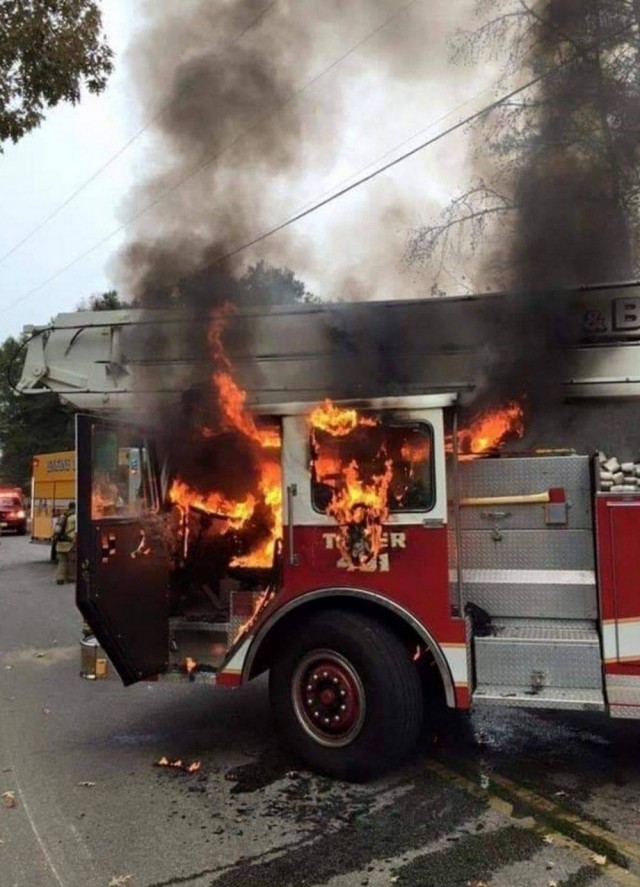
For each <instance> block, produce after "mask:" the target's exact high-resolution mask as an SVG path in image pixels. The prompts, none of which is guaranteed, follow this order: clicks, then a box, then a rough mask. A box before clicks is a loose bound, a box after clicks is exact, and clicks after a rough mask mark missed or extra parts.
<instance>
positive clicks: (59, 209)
mask: <svg viewBox="0 0 640 887" xmlns="http://www.w3.org/2000/svg"><path fill="white" fill-rule="evenodd" d="M277 2H278V0H272V2H271V3H269V4H268V6H266V7H265V8H264V9H263V10H262V12H260V13H258V15H257V16H256V17H255V18H254V19H253V21H251V22H250V23H249V24H248V25H247V26H246V27H245V29H244V30H243V31H241V33H240V34H238V36H237V37H235V38H234V39H233V40H232V41H231V43H230V44H229V45H228V46H227V47H226V48H225V49H224V50H223V51H222V53H221V54H224V53H226V52H228V51H229V50H230V49H233V48H234V46H236V45H237V44H238V43H239V42H240V41H241V40H242V38H243V37H244V36H245V34H247V33H248V32H249V31H251V30H252V29H253V28H255V27H256V25H258V24H259V23H260V22H261V21H262V19H263V18H264V17H265V16H266V15H267V14H268V13H269V12H271V10H272V9H273V8H274V6H276V4H277ZM191 88H192V82H191V81H187V82H185V83H184V84H183V85H182V87H181V88H180V89H179V90H178V92H177V96H181V95H183V94H184V93H185V92H187V91H188V90H189V89H191ZM174 100H175V98H172V99H171V100H168V101H165V102H163V103H162V105H161V106H160V108H159V109H158V110H157V111H156V112H155V114H153V115H152V116H151V117H148V118H147V120H146V121H145V123H144V124H143V125H142V126H141V127H140V129H138V130H137V132H135V133H134V134H133V135H132V136H131V138H130V139H129V140H128V141H126V142H125V143H124V144H123V145H121V147H120V148H118V150H117V151H116V152H115V154H112V155H111V157H109V158H108V159H107V160H105V162H104V163H103V164H102V166H99V167H98V169H96V170H95V171H94V172H93V173H92V174H91V175H90V176H89V178H88V179H85V181H84V182H82V183H81V184H80V185H78V187H77V188H76V189H75V191H72V192H71V194H69V196H68V197H67V198H66V199H65V200H63V201H62V203H61V204H60V205H59V206H57V207H56V208H55V209H53V210H52V211H51V212H50V213H49V214H48V215H47V216H45V217H44V218H43V219H41V220H40V221H39V222H38V224H37V225H36V226H35V227H34V228H32V229H31V230H30V231H28V232H27V233H26V234H25V235H24V237H22V238H21V239H20V240H18V241H17V243H14V245H13V246H12V247H11V248H10V249H9V250H7V252H6V253H3V254H2V255H0V265H1V264H2V263H3V262H4V261H5V259H8V258H9V256H12V255H13V254H14V253H15V252H17V250H19V249H20V247H21V246H24V244H25V243H27V242H28V241H29V240H31V238H32V237H34V236H35V235H36V234H37V233H38V232H39V231H41V230H42V229H43V228H44V227H45V225H48V224H49V222H51V221H52V220H53V219H55V218H56V216H58V215H59V214H60V213H61V212H62V210H63V209H66V208H67V207H68V206H69V204H70V203H72V202H73V201H74V200H75V199H76V197H77V196H78V195H79V194H81V193H82V192H83V191H84V190H85V188H88V187H89V185H91V184H92V183H93V182H95V180H96V179H97V178H99V177H100V176H101V175H102V173H103V172H105V170H107V169H109V167H110V166H112V165H113V164H114V163H115V162H116V160H118V158H120V157H122V155H123V154H124V153H125V152H126V151H127V150H128V149H129V148H130V147H131V145H133V144H134V142H136V141H137V140H138V139H139V138H140V136H141V135H142V134H143V133H145V132H146V131H147V130H148V129H149V127H150V126H152V125H153V124H154V123H155V122H156V121H157V120H160V118H161V117H163V116H164V115H165V114H166V112H167V110H168V108H169V104H170V102H171V101H174Z"/></svg>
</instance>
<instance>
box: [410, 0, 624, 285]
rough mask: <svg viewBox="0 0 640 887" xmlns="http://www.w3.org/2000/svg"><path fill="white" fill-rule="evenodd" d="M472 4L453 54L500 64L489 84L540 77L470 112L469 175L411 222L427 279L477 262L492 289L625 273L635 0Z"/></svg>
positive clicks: (504, 85) (415, 252)
mask: <svg viewBox="0 0 640 887" xmlns="http://www.w3.org/2000/svg"><path fill="white" fill-rule="evenodd" d="M477 13H478V19H477V27H476V28H475V29H474V30H471V31H467V32H464V33H462V34H461V35H460V37H459V40H458V42H457V59H458V61H460V62H461V63H469V62H470V63H472V64H475V65H480V64H483V63H486V62H489V63H490V64H492V65H498V66H499V69H500V70H501V72H502V73H503V75H504V76H503V79H502V82H501V83H500V84H499V86H498V89H497V93H498V94H504V93H505V92H507V91H508V90H509V88H513V86H514V84H517V83H518V82H520V83H522V82H525V81H526V80H529V79H531V78H533V77H542V79H541V80H540V81H539V82H538V83H537V85H536V86H534V87H532V88H530V89H529V90H528V91H526V92H524V93H522V94H521V95H519V96H518V97H516V98H515V99H514V100H512V101H510V102H507V103H504V104H503V105H501V106H500V107H499V108H498V109H497V110H494V111H492V112H491V113H490V114H487V115H485V116H484V117H482V118H481V119H480V120H479V121H478V122H477V123H476V124H474V127H473V129H472V130H471V132H470V136H471V138H472V140H473V143H474V144H475V151H474V156H473V163H472V176H471V178H470V180H469V181H468V182H467V184H466V186H465V187H463V188H462V189H461V191H460V193H459V195H458V196H457V197H456V198H455V199H454V200H453V201H452V202H451V203H450V204H449V205H447V206H446V207H445V208H444V210H443V212H442V214H441V216H440V218H437V219H434V220H433V221H432V222H431V223H430V224H428V225H426V226H425V227H423V228H421V229H420V230H419V231H417V232H416V234H415V237H414V238H413V240H412V243H411V246H410V259H411V260H412V261H414V262H416V263H422V264H424V265H425V266H426V267H428V268H429V269H430V270H431V271H433V272H434V274H435V276H436V279H438V276H439V273H440V272H441V271H443V270H444V271H445V272H446V271H447V270H448V269H449V268H456V270H458V276H459V273H460V269H461V268H464V267H465V264H467V263H468V264H473V265H474V267H475V270H476V272H478V271H479V272H480V274H481V275H482V276H483V278H484V279H483V281H482V283H481V285H482V286H486V285H489V286H491V287H510V286H516V287H527V288H528V287H538V288H539V287H544V286H549V285H575V284H577V283H595V282H605V281H606V280H615V279H623V278H627V277H631V276H633V275H634V274H636V273H637V272H638V270H640V263H639V257H640V251H639V249H638V246H639V244H640V0H630V2H627V0H624V2H622V0H500V2H496V0H477ZM479 260H481V261H479ZM449 286H450V282H449Z"/></svg>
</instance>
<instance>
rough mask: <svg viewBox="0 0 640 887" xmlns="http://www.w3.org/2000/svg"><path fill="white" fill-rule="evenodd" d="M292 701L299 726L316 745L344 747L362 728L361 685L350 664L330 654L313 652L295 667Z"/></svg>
mask: <svg viewBox="0 0 640 887" xmlns="http://www.w3.org/2000/svg"><path fill="white" fill-rule="evenodd" d="M292 701H293V707H294V711H295V713H296V717H297V718H298V721H299V722H300V724H301V726H302V727H303V729H304V730H305V732H306V733H308V735H309V736H311V737H312V738H313V739H314V740H315V741H316V742H318V743H320V745H327V746H334V747H341V746H345V745H348V744H349V743H350V742H353V740H354V739H355V738H356V736H357V735H358V734H359V733H360V731H361V729H362V725H363V724H364V717H365V694H364V687H363V686H362V681H361V680H360V677H359V675H358V673H357V672H356V670H355V669H354V667H353V666H352V665H351V663H349V662H348V661H347V660H346V659H345V658H344V656H341V655H340V654H339V653H336V652H334V651H333V650H314V651H313V652H311V653H307V655H306V656H305V657H304V658H303V659H302V660H301V661H300V662H299V663H298V666H297V668H296V670H295V672H294V675H293V682H292Z"/></svg>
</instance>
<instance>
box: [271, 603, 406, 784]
mask: <svg viewBox="0 0 640 887" xmlns="http://www.w3.org/2000/svg"><path fill="white" fill-rule="evenodd" d="M323 663H324V665H323ZM307 669H308V670H307ZM323 675H324V678H323ZM323 680H324V683H323ZM332 683H333V684H335V685H336V686H337V687H338V688H344V689H340V694H341V695H342V697H343V698H344V699H345V701H347V702H349V703H350V704H349V705H348V706H344V705H343V706H340V705H338V707H336V704H335V703H336V701H337V703H340V702H341V701H342V700H341V699H340V698H338V697H337V696H336V693H335V688H334V687H333V686H332ZM269 690H270V695H271V705H272V707H273V712H274V717H275V720H276V724H277V726H278V728H279V731H280V734H281V736H282V738H283V740H284V741H285V742H286V743H287V745H288V746H289V747H290V748H291V749H292V751H293V752H294V753H295V754H297V755H298V756H299V757H300V758H301V759H302V760H303V761H304V762H305V763H306V764H307V765H308V766H309V767H311V769H313V770H316V771H319V772H321V773H326V774H328V775H330V776H335V777H338V778H340V779H347V780H363V779H368V778H370V777H372V776H375V775H377V774H379V773H382V772H383V771H385V770H388V769H391V768H392V767H395V766H397V765H398V764H400V763H402V761H403V760H404V759H405V758H406V757H407V756H408V755H409V753H410V752H411V751H412V749H413V747H414V746H415V744H416V742H417V740H418V736H419V734H420V728H421V726H422V718H423V695H422V687H421V682H420V677H419V674H418V670H417V668H416V667H415V665H414V663H413V662H412V660H411V655H410V652H409V651H408V650H407V649H406V647H405V646H404V644H403V643H402V642H401V641H400V639H399V638H398V637H397V636H396V635H395V634H394V633H393V632H392V631H390V630H389V629H388V628H387V627H386V626H384V625H383V624H382V623H381V622H379V621H377V620H376V619H372V618H370V617H368V616H362V615H360V614H357V613H351V612H344V611H340V610H330V611H326V612H322V613H317V614H315V615H312V616H311V617H309V619H308V621H306V622H305V623H302V624H298V625H297V626H296V627H295V628H294V629H293V630H291V634H290V636H289V638H288V639H287V643H286V644H283V650H282V652H281V653H280V654H279V655H278V656H277V658H276V660H275V662H274V663H273V665H272V667H271V672H270V676H269ZM331 693H333V694H334V698H333V699H332V698H331ZM315 694H317V696H316V695H315ZM327 694H328V697H329V698H328V699H327ZM360 694H362V703H361V704H360V703H359V698H360ZM325 703H326V704H325ZM316 706H318V708H317V709H316ZM340 708H345V709H347V711H346V712H345V713H344V714H343V713H341V712H340V711H339V709H340ZM320 709H321V711H320ZM336 712H337V714H336ZM325 715H328V719H327V718H325V717H324V716H325ZM340 717H344V718H347V717H348V721H347V722H345V723H344V724H338V725H333V726H331V725H330V726H328V727H324V726H323V724H322V723H320V724H318V722H323V721H324V723H329V722H330V721H332V720H333V719H334V718H335V720H336V721H338V720H339V718H340ZM332 730H335V731H337V732H329V731H332Z"/></svg>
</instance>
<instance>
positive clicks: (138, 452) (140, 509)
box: [91, 427, 158, 520]
mask: <svg viewBox="0 0 640 887" xmlns="http://www.w3.org/2000/svg"><path fill="white" fill-rule="evenodd" d="M92 466H93V474H92V478H91V518H92V520H99V519H101V518H105V517H122V518H133V517H139V516H140V515H142V514H145V513H147V512H149V511H154V510H156V509H157V506H158V503H157V501H156V496H155V487H154V484H153V475H152V467H151V460H150V456H149V449H148V446H147V445H146V443H145V442H144V440H141V439H136V438H134V435H133V432H131V431H130V430H129V429H117V430H116V429H113V428H101V427H94V428H93V432H92Z"/></svg>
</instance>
